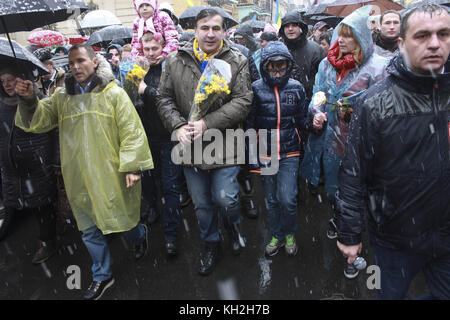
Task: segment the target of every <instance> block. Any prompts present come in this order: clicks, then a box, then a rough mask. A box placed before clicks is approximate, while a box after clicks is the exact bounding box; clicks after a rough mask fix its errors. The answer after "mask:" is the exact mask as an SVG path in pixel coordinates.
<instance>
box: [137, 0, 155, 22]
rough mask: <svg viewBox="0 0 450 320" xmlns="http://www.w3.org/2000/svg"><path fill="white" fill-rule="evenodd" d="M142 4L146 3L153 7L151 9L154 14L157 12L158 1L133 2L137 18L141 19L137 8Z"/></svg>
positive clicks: (141, 0)
mask: <svg viewBox="0 0 450 320" xmlns="http://www.w3.org/2000/svg"><path fill="white" fill-rule="evenodd" d="M143 3H147V4H149V5H151V6H152V7H153V9H155V12H156V11H157V10H159V9H158V8H159V5H158V0H133V4H134V9H135V10H136V12H137V14H138V16H139V18H142V17H141V14H140V13H139V7H140V6H141V5H142V4H143Z"/></svg>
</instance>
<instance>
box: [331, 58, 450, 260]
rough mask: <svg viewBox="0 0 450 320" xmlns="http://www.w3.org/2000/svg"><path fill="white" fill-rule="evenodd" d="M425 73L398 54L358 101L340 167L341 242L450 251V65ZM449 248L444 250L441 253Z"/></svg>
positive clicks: (431, 252) (339, 217) (422, 251)
mask: <svg viewBox="0 0 450 320" xmlns="http://www.w3.org/2000/svg"><path fill="white" fill-rule="evenodd" d="M445 70H447V72H446V73H444V74H434V75H433V76H422V75H418V74H414V73H412V72H411V71H409V70H408V69H407V67H406V66H405V63H404V59H403V57H402V56H396V57H394V58H393V59H392V60H391V62H390V64H389V66H388V68H387V71H388V74H389V76H388V77H387V78H386V79H385V80H383V81H381V82H380V83H378V84H377V85H375V86H373V87H372V88H370V89H369V90H367V91H366V92H365V93H364V94H363V95H362V96H361V98H360V99H358V100H357V107H356V114H355V115H354V117H353V119H352V122H351V124H350V134H349V139H348V145H347V152H346V153H345V157H344V159H343V161H342V166H341V168H340V171H339V192H338V193H337V196H336V198H337V200H336V203H337V208H338V212H339V214H338V219H337V227H338V239H339V241H340V242H341V243H343V244H346V245H355V244H358V243H360V242H361V233H362V232H363V226H364V225H365V223H364V221H367V226H368V231H369V238H370V241H371V243H372V244H375V245H378V246H382V247H385V248H390V249H394V250H402V251H409V252H411V253H413V254H414V253H425V254H426V255H429V256H431V255H434V254H442V253H444V254H448V253H449V252H450V197H449V195H450V183H449V182H450V132H449V128H450V72H449V70H450V63H447V66H446V69H445ZM442 250H444V251H442Z"/></svg>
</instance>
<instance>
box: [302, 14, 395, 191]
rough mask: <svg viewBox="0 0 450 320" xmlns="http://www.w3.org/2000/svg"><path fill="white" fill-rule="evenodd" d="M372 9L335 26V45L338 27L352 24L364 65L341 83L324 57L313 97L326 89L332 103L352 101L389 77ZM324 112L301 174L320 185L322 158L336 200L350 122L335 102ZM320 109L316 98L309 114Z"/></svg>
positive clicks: (327, 188)
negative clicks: (374, 31)
mask: <svg viewBox="0 0 450 320" xmlns="http://www.w3.org/2000/svg"><path fill="white" fill-rule="evenodd" d="M371 8H372V6H364V7H361V8H359V9H358V10H356V11H354V12H353V13H352V14H351V15H349V16H347V17H346V18H345V19H344V20H342V21H341V23H340V24H339V25H338V26H337V27H336V28H335V31H334V34H333V38H332V40H331V43H332V44H333V43H334V42H335V41H337V39H338V34H337V30H338V29H339V26H340V25H341V24H346V25H348V26H349V27H350V28H351V29H352V31H353V35H354V36H355V38H356V40H358V43H359V44H360V46H361V49H362V51H363V53H364V60H363V62H362V64H361V65H360V66H356V67H355V68H354V69H353V70H351V71H350V72H349V73H347V74H346V75H345V76H344V78H343V79H342V80H341V82H340V83H339V84H338V83H337V72H336V69H335V68H334V66H333V65H332V64H331V63H330V61H328V59H327V58H325V59H323V60H322V61H321V63H320V65H319V71H318V72H317V74H316V79H315V83H314V90H313V97H314V95H315V94H316V93H317V92H319V91H322V92H324V93H325V95H326V97H327V101H328V102H330V103H334V102H337V101H338V100H339V99H341V98H343V97H345V98H346V99H348V100H350V101H352V100H354V99H355V98H356V97H357V96H358V95H359V94H360V93H362V92H363V91H364V90H365V89H367V88H369V87H370V86H372V85H374V84H375V83H376V82H378V81H380V80H382V79H383V78H385V77H386V76H387V74H386V65H387V63H388V60H387V59H385V58H383V57H381V56H379V55H377V54H375V53H373V42H372V36H371V32H370V29H369V25H368V24H367V20H368V17H369V14H370V10H371ZM353 104H354V103H352V105H353ZM320 111H322V112H327V122H326V123H325V124H324V129H323V130H321V131H319V132H314V133H312V134H310V135H309V140H308V144H307V147H306V150H305V156H304V159H303V161H302V164H301V167H300V175H301V176H302V177H303V178H305V179H307V180H308V182H309V183H311V184H312V185H314V186H317V185H318V184H319V178H320V175H321V165H320V160H321V159H322V161H323V170H324V176H325V189H326V192H327V196H328V198H329V199H334V194H335V193H336V191H337V187H338V178H337V176H338V170H339V165H340V163H341V160H342V158H343V156H344V153H345V145H346V140H347V135H348V123H345V122H344V121H343V120H340V119H339V118H338V116H337V108H335V106H333V105H332V104H325V105H324V106H322V107H321V110H320ZM317 112H318V110H317V108H315V107H314V104H313V100H312V101H311V103H310V105H309V115H310V116H311V117H313V116H314V114H315V113H317Z"/></svg>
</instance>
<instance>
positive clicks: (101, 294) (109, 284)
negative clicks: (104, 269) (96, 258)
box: [94, 279, 116, 300]
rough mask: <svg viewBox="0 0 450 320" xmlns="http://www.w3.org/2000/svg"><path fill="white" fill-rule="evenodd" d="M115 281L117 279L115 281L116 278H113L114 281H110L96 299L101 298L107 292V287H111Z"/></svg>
mask: <svg viewBox="0 0 450 320" xmlns="http://www.w3.org/2000/svg"><path fill="white" fill-rule="evenodd" d="M115 282H116V281H115V280H114V279H112V281H111V282H110V283H108V284H107V285H106V286H105V287H104V288H103V290H102V292H101V293H100V295H99V296H98V297H97V298H95V299H94V300H99V299H100V298H101V297H102V296H103V294H104V293H105V291H106V290H107V289H109V288H110V287H111V286H112V285H113V284H114V283H115Z"/></svg>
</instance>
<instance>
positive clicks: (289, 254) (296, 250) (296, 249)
mask: <svg viewBox="0 0 450 320" xmlns="http://www.w3.org/2000/svg"><path fill="white" fill-rule="evenodd" d="M284 249H285V250H286V254H287V255H288V256H295V255H296V254H297V252H298V247H296V248H295V250H294V252H293V253H289V252H288V249H287V247H284Z"/></svg>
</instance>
